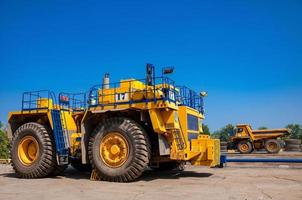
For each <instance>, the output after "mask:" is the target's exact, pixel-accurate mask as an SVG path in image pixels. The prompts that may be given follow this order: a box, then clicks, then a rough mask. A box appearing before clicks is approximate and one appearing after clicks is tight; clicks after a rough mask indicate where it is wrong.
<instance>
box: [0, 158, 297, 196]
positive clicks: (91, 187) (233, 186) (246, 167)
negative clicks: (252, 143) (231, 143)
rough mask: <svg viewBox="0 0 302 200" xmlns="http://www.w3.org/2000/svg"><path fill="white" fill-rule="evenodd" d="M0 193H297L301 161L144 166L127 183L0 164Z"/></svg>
mask: <svg viewBox="0 0 302 200" xmlns="http://www.w3.org/2000/svg"><path fill="white" fill-rule="evenodd" d="M0 199H3V200H9V199H22V200H24V199H31V200H43V199H64V200H66V199H73V200H76V199H110V200H112V199H125V200H129V199H158V200H161V199H163V200H164V199H186V200H187V199H196V200H197V199H198V200H199V199H219V200H221V199H231V200H235V199H252V200H257V199H259V200H262V199H288V200H291V199H297V200H298V199H299V200H301V199H302V164H295V165H284V164H266V165H265V164H251V163H248V164H239V165H238V164H228V167H226V168H222V169H219V168H215V169H211V168H206V167H193V166H188V167H187V169H186V170H185V171H184V172H182V173H176V172H171V171H166V172H155V171H151V170H150V171H146V172H145V173H144V175H143V177H142V178H141V179H140V180H138V181H136V182H133V183H110V182H101V181H90V180H89V174H85V173H79V172H77V171H76V170H74V169H73V168H71V167H70V168H68V169H67V171H66V173H65V176H59V177H54V178H44V179H31V180H26V179H19V178H16V177H15V174H14V172H13V171H12V168H11V166H9V165H0Z"/></svg>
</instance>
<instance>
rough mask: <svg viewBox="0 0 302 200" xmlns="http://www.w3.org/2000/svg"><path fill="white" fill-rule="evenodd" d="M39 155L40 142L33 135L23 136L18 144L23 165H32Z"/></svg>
mask: <svg viewBox="0 0 302 200" xmlns="http://www.w3.org/2000/svg"><path fill="white" fill-rule="evenodd" d="M38 156H39V144H38V141H37V140H36V139H35V138H34V137H33V136H26V137H24V138H22V140H21V141H20V142H19V145H18V157H19V160H20V161H21V163H22V164H23V165H26V166H28V165H31V164H32V163H33V162H35V161H36V160H37V158H38Z"/></svg>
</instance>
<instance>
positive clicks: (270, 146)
mask: <svg viewBox="0 0 302 200" xmlns="http://www.w3.org/2000/svg"><path fill="white" fill-rule="evenodd" d="M264 148H265V150H266V151H267V152H268V153H278V152H279V151H280V150H281V144H280V142H279V141H278V140H274V139H271V140H267V141H265V144H264Z"/></svg>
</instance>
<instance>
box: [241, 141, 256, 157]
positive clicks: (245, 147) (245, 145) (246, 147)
mask: <svg viewBox="0 0 302 200" xmlns="http://www.w3.org/2000/svg"><path fill="white" fill-rule="evenodd" d="M237 149H238V151H239V152H240V153H243V154H248V153H251V152H252V151H253V146H252V144H251V142H249V141H245V140H244V141H240V142H239V143H238V145H237Z"/></svg>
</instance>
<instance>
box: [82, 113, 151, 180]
mask: <svg viewBox="0 0 302 200" xmlns="http://www.w3.org/2000/svg"><path fill="white" fill-rule="evenodd" d="M112 133H118V134H120V135H121V136H122V137H123V138H124V139H125V140H126V142H127V144H128V148H127V151H128V156H127V157H126V159H125V162H124V163H122V165H121V166H117V167H113V166H109V165H108V163H107V164H106V162H105V161H104V158H103V157H101V155H100V147H101V142H102V139H104V138H105V137H106V136H108V135H109V134H112ZM88 155H89V159H90V162H91V164H92V167H93V169H95V170H96V172H97V173H98V176H99V178H100V179H101V180H104V181H112V182H130V181H133V180H135V179H137V178H138V177H140V176H141V174H142V173H143V171H144V170H145V168H146V167H147V166H148V163H149V159H150V143H149V139H148V136H147V134H146V132H145V131H144V129H143V128H142V127H141V126H140V125H139V124H138V123H136V122H135V121H133V120H131V119H128V118H123V117H114V118H107V119H104V120H103V121H102V122H100V123H99V125H98V126H97V128H96V129H95V130H94V132H93V134H92V137H91V138H90V140H89V146H88Z"/></svg>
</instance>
